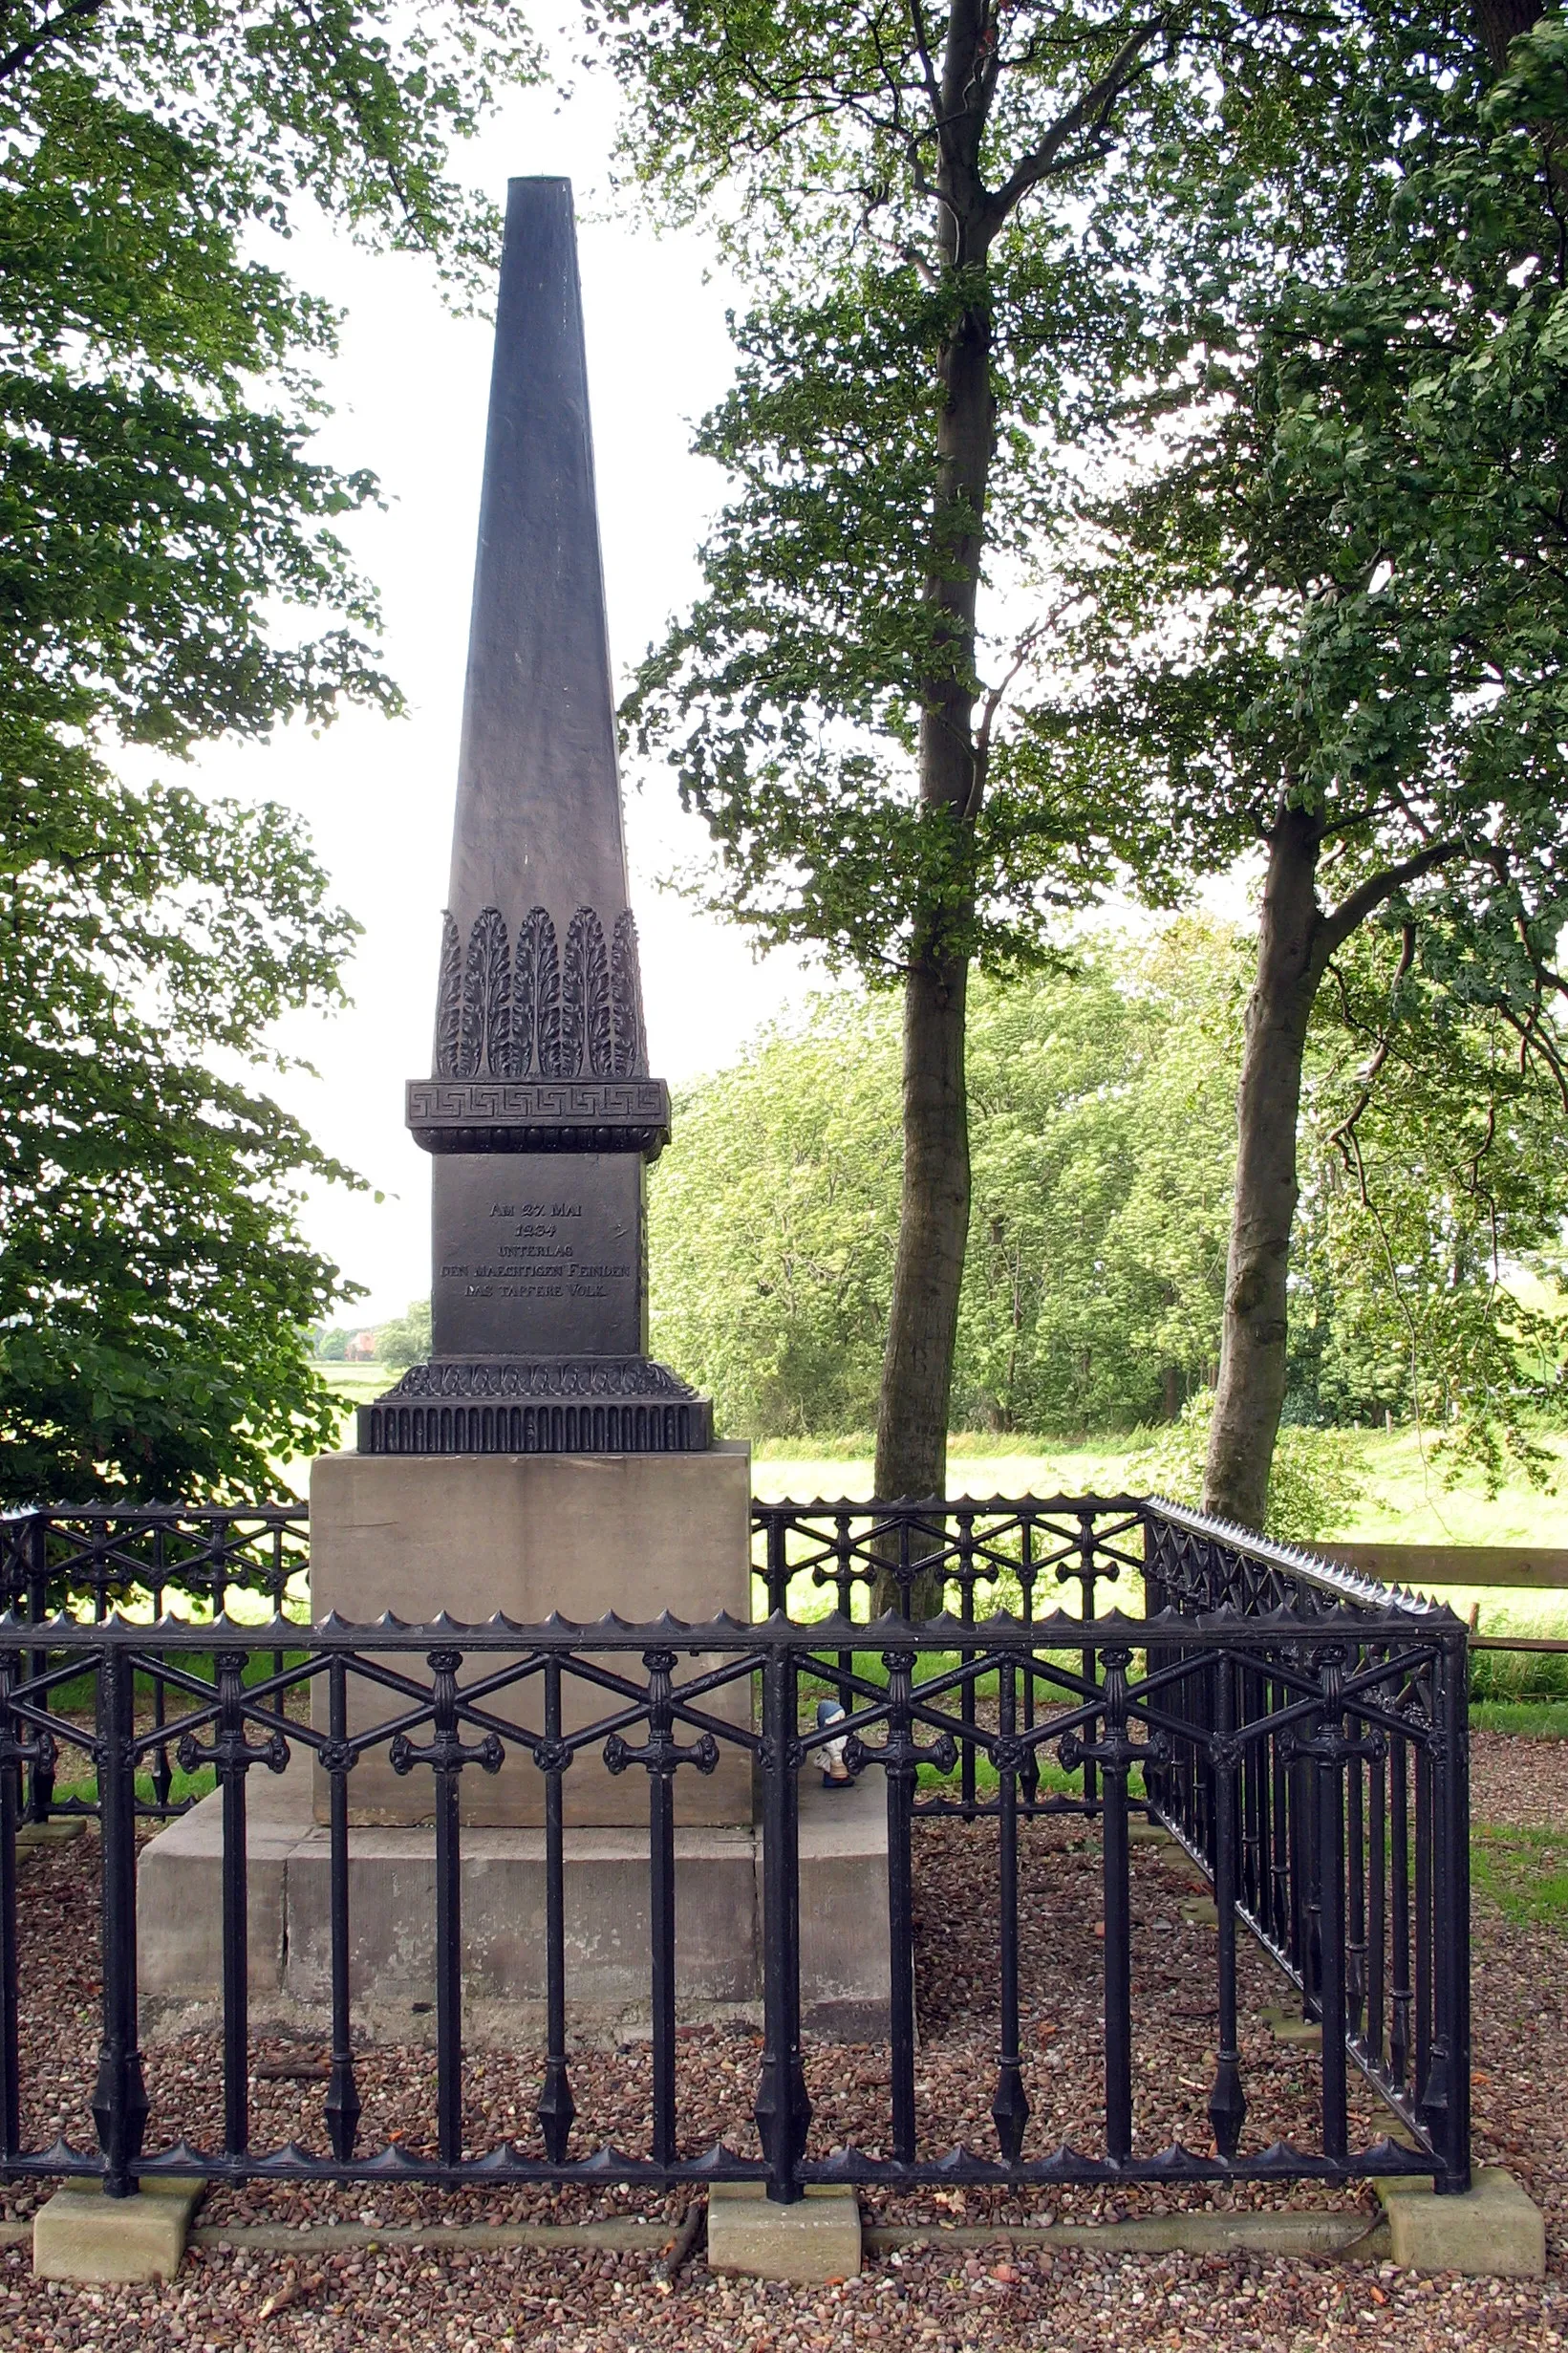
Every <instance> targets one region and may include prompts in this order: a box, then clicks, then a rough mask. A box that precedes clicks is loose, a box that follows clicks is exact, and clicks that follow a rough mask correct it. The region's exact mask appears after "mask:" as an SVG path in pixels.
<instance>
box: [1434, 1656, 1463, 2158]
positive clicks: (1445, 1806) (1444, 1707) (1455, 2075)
mask: <svg viewBox="0 0 1568 2353" xmlns="http://www.w3.org/2000/svg"><path fill="white" fill-rule="evenodd" d="M1437 1673H1438V1677H1439V1689H1438V1692H1437V1695H1436V1696H1437V1701H1438V1705H1437V1709H1436V1712H1435V1715H1436V1721H1435V1727H1434V1730H1435V1736H1436V1737H1435V1738H1434V1741H1433V1758H1432V1815H1433V1821H1432V1831H1433V1838H1432V1857H1433V1863H1434V1866H1435V1868H1434V1874H1433V1876H1434V1887H1433V1891H1432V1892H1433V1904H1434V1912H1435V1917H1434V1920H1433V1935H1432V1975H1433V1985H1432V2053H1431V2064H1430V2068H1429V2070H1428V2084H1427V2095H1426V2098H1425V2100H1424V2101H1423V2103H1422V2120H1423V2122H1424V2123H1425V2124H1426V2126H1427V2128H1428V2132H1429V2133H1430V2134H1431V2137H1432V2144H1433V2147H1434V2148H1435V2149H1436V2152H1437V2154H1438V2156H1439V2157H1440V2158H1441V2159H1442V2161H1443V2164H1442V2170H1441V2171H1440V2172H1439V2173H1438V2175H1437V2178H1436V2180H1435V2181H1434V2182H1433V2184H1432V2187H1433V2189H1434V2190H1435V2191H1436V2192H1437V2194H1438V2195H1439V2197H1444V2196H1453V2195H1454V2194H1456V2193H1457V2192H1459V2191H1466V2190H1468V2189H1469V2188H1470V1772H1469V1761H1470V1660H1469V1656H1468V1648H1467V1644H1466V1639H1465V1629H1464V1627H1463V1626H1457V1627H1455V1628H1452V1629H1451V1630H1448V1631H1445V1633H1444V1634H1443V1635H1442V1636H1441V1648H1440V1650H1439V1653H1438V1670H1437Z"/></svg>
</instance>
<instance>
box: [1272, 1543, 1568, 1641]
mask: <svg viewBox="0 0 1568 2353" xmlns="http://www.w3.org/2000/svg"><path fill="white" fill-rule="evenodd" d="M1312 1549H1313V1551H1314V1552H1317V1553H1321V1555H1322V1557H1323V1558H1324V1559H1325V1560H1329V1561H1338V1562H1339V1563H1340V1564H1341V1565H1342V1567H1345V1568H1359V1569H1361V1570H1362V1572H1363V1573H1364V1575H1365V1576H1368V1577H1376V1578H1377V1579H1378V1581H1379V1582H1380V1584H1383V1585H1391V1586H1411V1587H1414V1588H1415V1589H1416V1591H1417V1592H1422V1591H1425V1590H1427V1589H1428V1587H1433V1588H1441V1587H1444V1586H1449V1585H1460V1586H1478V1585H1480V1586H1495V1587H1497V1588H1498V1589H1499V1590H1501V1591H1513V1592H1516V1593H1524V1592H1530V1593H1541V1592H1547V1593H1550V1592H1554V1591H1556V1592H1568V1552H1559V1551H1557V1550H1555V1549H1554V1548H1553V1547H1552V1546H1550V1545H1546V1544H1386V1543H1371V1544H1321V1543H1320V1544H1314V1545H1313V1547H1312ZM1474 1623H1475V1621H1474V1613H1473V1612H1472V1613H1471V1638H1470V1640H1471V1650H1472V1651H1568V1639H1563V1638H1562V1637H1560V1636H1557V1635H1554V1634H1479V1633H1476V1632H1475V1631H1474Z"/></svg>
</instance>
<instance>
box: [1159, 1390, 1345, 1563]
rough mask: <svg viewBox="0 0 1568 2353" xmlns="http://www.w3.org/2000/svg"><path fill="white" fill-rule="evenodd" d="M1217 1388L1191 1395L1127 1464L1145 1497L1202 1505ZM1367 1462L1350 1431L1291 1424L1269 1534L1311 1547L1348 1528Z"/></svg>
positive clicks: (1275, 1472)
mask: <svg viewBox="0 0 1568 2353" xmlns="http://www.w3.org/2000/svg"><path fill="white" fill-rule="evenodd" d="M1213 1415H1214V1392H1213V1390H1203V1391H1201V1392H1199V1393H1198V1394H1197V1395H1196V1396H1194V1397H1190V1398H1189V1399H1188V1401H1187V1403H1186V1404H1185V1405H1184V1406H1183V1408H1182V1411H1181V1416H1180V1418H1179V1420H1177V1421H1174V1422H1172V1423H1171V1424H1170V1425H1169V1427H1168V1428H1166V1429H1165V1430H1163V1431H1161V1432H1160V1434H1159V1435H1158V1436H1157V1437H1156V1438H1155V1439H1154V1440H1153V1442H1152V1443H1151V1444H1150V1445H1149V1446H1148V1447H1147V1448H1145V1450H1144V1451H1143V1453H1142V1454H1139V1455H1135V1456H1134V1457H1133V1458H1132V1460H1131V1461H1130V1462H1129V1463H1128V1472H1127V1476H1128V1484H1129V1485H1130V1486H1131V1487H1132V1488H1133V1489H1134V1490H1135V1492H1137V1493H1139V1494H1144V1493H1148V1494H1151V1495H1164V1496H1169V1497H1170V1499H1171V1502H1173V1503H1189V1504H1191V1505H1192V1508H1193V1509H1194V1510H1196V1509H1197V1508H1198V1506H1199V1505H1200V1504H1201V1502H1202V1500H1203V1468H1204V1463H1205V1461H1206V1459H1207V1457H1208V1453H1209V1425H1210V1422H1211V1420H1212V1418H1213ZM1364 1468H1365V1466H1364V1459H1363V1457H1362V1453H1361V1450H1360V1448H1359V1447H1358V1446H1357V1444H1356V1441H1355V1439H1354V1438H1353V1437H1352V1436H1350V1435H1349V1433H1348V1432H1345V1431H1340V1430H1332V1431H1331V1430H1307V1429H1302V1428H1300V1427H1299V1426H1298V1427H1294V1428H1293V1427H1291V1426H1290V1425H1288V1424H1287V1425H1286V1426H1285V1427H1284V1428H1283V1429H1282V1430H1281V1431H1280V1433H1279V1436H1278V1442H1277V1444H1276V1446H1275V1450H1274V1467H1273V1469H1272V1471H1271V1472H1270V1475H1269V1512H1268V1523H1267V1527H1266V1529H1265V1534H1267V1535H1269V1536H1276V1537H1278V1539H1279V1540H1280V1542H1281V1543H1292V1544H1304V1543H1310V1542H1311V1541H1312V1539H1313V1538H1314V1537H1315V1536H1327V1535H1329V1534H1331V1533H1332V1532H1333V1531H1334V1530H1335V1529H1336V1528H1338V1527H1340V1526H1342V1524H1343V1522H1344V1520H1345V1518H1346V1516H1347V1514H1348V1513H1349V1510H1350V1507H1351V1505H1352V1504H1353V1503H1354V1502H1355V1501H1356V1500H1357V1499H1358V1497H1359V1496H1360V1495H1361V1493H1362V1485H1363V1478H1364Z"/></svg>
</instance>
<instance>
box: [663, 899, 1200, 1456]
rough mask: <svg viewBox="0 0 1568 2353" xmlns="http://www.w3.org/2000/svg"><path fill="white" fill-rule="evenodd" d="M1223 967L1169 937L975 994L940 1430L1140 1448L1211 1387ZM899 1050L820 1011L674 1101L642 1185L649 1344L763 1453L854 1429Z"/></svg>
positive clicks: (867, 1001)
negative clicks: (948, 1418)
mask: <svg viewBox="0 0 1568 2353" xmlns="http://www.w3.org/2000/svg"><path fill="white" fill-rule="evenodd" d="M1234 961H1235V960H1234V955H1233V952H1232V948H1231V943H1230V941H1229V939H1228V938H1227V937H1226V936H1225V935H1224V934H1215V933H1213V932H1210V931H1209V930H1207V929H1206V928H1205V927H1202V926H1198V925H1193V924H1191V923H1184V924H1181V925H1178V926H1177V927H1176V929H1175V931H1174V933H1173V934H1172V935H1171V937H1170V938H1166V939H1159V940H1157V941H1155V942H1153V943H1152V944H1150V945H1149V946H1148V947H1139V946H1134V945H1132V944H1130V943H1128V942H1124V941H1118V940H1116V939H1096V940H1093V941H1092V942H1090V943H1088V944H1087V945H1086V946H1085V952H1084V959H1083V962H1082V965H1081V968H1080V969H1079V970H1077V971H1076V972H1075V973H1073V974H1071V975H1062V974H1054V973H1053V974H1048V975H1037V976H1035V977H1034V978H1032V979H1028V980H1024V981H1020V982H1014V983H1011V984H1009V985H1005V986H1004V985H1001V984H999V983H997V982H991V981H989V980H986V979H984V978H983V977H982V978H981V979H980V980H979V981H978V982H977V984H976V988H975V992H974V997H973V1002H972V1004H971V1008H970V1055H969V1061H970V1079H971V1086H970V1099H971V1112H972V1120H973V1128H974V1135H973V1155H974V1169H975V1186H974V1200H973V1205H972V1210H971V1233H970V1239H969V1248H968V1251H967V1254H966V1264H965V1273H964V1285H963V1294H962V1298H961V1301H960V1307H959V1317H958V1331H957V1339H956V1369H955V1378H954V1419H955V1423H956V1426H959V1427H972V1428H986V1427H990V1428H997V1427H1001V1428H1010V1429H1024V1430H1040V1429H1056V1430H1070V1429H1084V1428H1104V1427H1116V1426H1123V1427H1126V1426H1129V1425H1131V1424H1133V1423H1136V1422H1138V1421H1141V1420H1145V1419H1149V1418H1152V1417H1153V1416H1155V1415H1156V1414H1160V1413H1161V1412H1163V1411H1166V1410H1168V1392H1169V1388H1170V1386H1171V1385H1172V1376H1173V1385H1174V1386H1175V1388H1176V1391H1177V1394H1178V1397H1179V1396H1180V1395H1181V1394H1182V1393H1184V1392H1186V1391H1187V1390H1189V1389H1191V1388H1194V1387H1197V1386H1199V1385H1201V1384H1202V1382H1203V1381H1204V1380H1205V1379H1206V1377H1207V1374H1208V1371H1209V1368H1210V1367H1211V1365H1212V1362H1213V1358H1214V1346H1215V1337H1216V1331H1217V1323H1218V1315H1219V1300H1220V1278H1221V1274H1222V1271H1223V1263H1224V1231H1225V1218H1226V1210H1227V1205H1228V1198H1229V1154H1230V1151H1231V1146H1232V1136H1231V1132H1230V1122H1229V1108H1230V1106H1229V1091H1230V1084H1231V1080H1230V1075H1229V1074H1230V1072H1231V1070H1232V1068H1233V1064H1234V1056H1233V1055H1232V1054H1231V1052H1230V1051H1229V1050H1228V1049H1229V1047H1230V1045H1231V1043H1232V1041H1233V1039H1234V1033H1235V1007H1236V996H1235V969H1234ZM898 1057H899V1035H898V1022H897V1017H896V1008H895V1006H894V1005H893V1004H891V1001H890V1000H889V999H888V997H887V996H886V995H884V994H874V995H870V996H867V995H862V994H860V993H855V992H848V991H845V992H841V993H837V994H834V995H831V996H823V997H818V998H816V999H814V1000H813V1001H812V1003H811V1004H810V1005H809V1006H808V1007H807V1008H806V1010H805V1012H804V1013H803V1015H802V1016H801V1017H800V1018H799V1020H798V1022H795V1023H792V1024H790V1025H786V1026H784V1027H783V1028H781V1029H777V1030H774V1031H771V1032H768V1033H766V1034H765V1035H764V1036H763V1038H762V1039H761V1040H759V1042H758V1043H757V1045H756V1046H755V1047H753V1048H752V1050H751V1051H750V1052H749V1053H748V1055H747V1056H746V1058H745V1059H744V1061H743V1062H742V1063H741V1065H740V1067H739V1068H738V1069H733V1070H726V1071H724V1072H722V1073H720V1075H719V1076H718V1077H716V1078H714V1079H712V1080H709V1081H707V1082H705V1083H704V1084H703V1085H702V1086H700V1087H699V1088H698V1089H696V1090H693V1091H692V1092H691V1093H690V1094H689V1095H688V1096H686V1097H685V1099H684V1100H683V1102H682V1104H681V1106H680V1111H681V1116H680V1120H679V1123H678V1126H677V1133H676V1138H675V1141H674V1143H673V1144H672V1145H671V1146H670V1148H669V1150H668V1151H667V1152H666V1153H665V1155H664V1156H663V1158H662V1159H661V1160H660V1162H659V1165H658V1168H657V1170H656V1171H655V1177H654V1190H653V1196H652V1217H651V1237H652V1256H653V1282H652V1285H651V1292H652V1298H653V1302H654V1312H655V1322H656V1325H657V1345H658V1346H659V1347H660V1349H663V1350H664V1351H665V1352H666V1353H668V1354H670V1355H671V1356H673V1357H675V1358H676V1359H677V1360H678V1361H679V1362H680V1363H682V1364H688V1365H690V1366H691V1367H692V1369H693V1371H694V1372H695V1373H696V1374H697V1375H698V1377H699V1378H700V1380H701V1381H702V1382H703V1384H704V1386H706V1387H709V1388H711V1389H712V1391H713V1392H714V1395H715V1398H716V1400H717V1403H718V1406H719V1411H720V1418H721V1419H722V1420H723V1421H724V1422H725V1423H726V1424H727V1425H728V1426H729V1427H730V1428H731V1429H737V1430H740V1431H743V1432H746V1433H749V1434H751V1435H753V1436H784V1435H801V1434H806V1433H824V1434H826V1433H833V1432H838V1433H843V1432H846V1431H851V1430H859V1429H864V1428H866V1427H868V1426H869V1425H870V1422H871V1420H872V1418H873V1416H874V1414H875V1409H876V1397H877V1385H878V1368H879V1363H880V1358H881V1353H882V1338H883V1333H884V1331H885V1329H886V1321H887V1311H888V1301H889V1297H890V1294H891V1287H892V1275H893V1265H894V1261H895V1255H896V1237H897V1228H898V1192H899V1167H898V1154H897V1142H896V1139H897V1122H896V1118H895V1116H894V1114H895V1111H896V1105H897V1099H898Z"/></svg>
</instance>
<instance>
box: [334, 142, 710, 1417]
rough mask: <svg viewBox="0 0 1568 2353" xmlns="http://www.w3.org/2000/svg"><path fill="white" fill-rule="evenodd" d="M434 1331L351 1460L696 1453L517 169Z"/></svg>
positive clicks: (572, 500)
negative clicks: (672, 1350) (651, 1305)
mask: <svg viewBox="0 0 1568 2353" xmlns="http://www.w3.org/2000/svg"><path fill="white" fill-rule="evenodd" d="M408 1124H409V1128H410V1130H411V1131H412V1133H413V1134H414V1137H415V1139H416V1141H417V1142H418V1143H419V1144H420V1145H422V1146H423V1148H424V1149H425V1151H427V1152H429V1153H431V1154H432V1155H434V1157H435V1171H434V1187H433V1192H434V1256H433V1265H432V1285H431V1300H432V1317H433V1327H434V1329H433V1349H432V1356H431V1361H430V1363H429V1364H427V1365H417V1366H415V1367H414V1368H413V1369H412V1370H411V1371H409V1372H408V1373H406V1374H405V1375H404V1377H403V1379H402V1380H401V1381H400V1382H399V1383H398V1384H397V1388H396V1389H394V1390H393V1391H391V1392H389V1393H388V1394H387V1395H386V1396H384V1397H380V1398H377V1399H376V1402H375V1403H374V1404H372V1405H369V1406H366V1407H363V1408H362V1409H361V1410H360V1414H359V1448H360V1452H361V1453H362V1454H371V1455H380V1454H536V1453H537V1454H558V1453H563V1452H567V1453H571V1452H610V1453H639V1454H641V1453H668V1452H689V1451H699V1450H701V1449H702V1448H705V1447H706V1446H707V1445H708V1443H709V1441H710V1438H711V1436H712V1414H711V1411H710V1409H709V1407H708V1404H707V1401H706V1400H705V1399H703V1398H700V1397H698V1395H697V1393H696V1392H695V1391H694V1390H692V1389H691V1388H689V1387H688V1386H687V1384H686V1383H685V1382H683V1381H681V1380H678V1379H677V1377H676V1375H675V1374H674V1373H672V1372H670V1371H667V1370H666V1369H665V1368H664V1367H663V1366H661V1365H655V1364H653V1363H651V1362H650V1360H649V1358H648V1354H647V1345H648V1302H647V1280H646V1257H647V1253H646V1246H645V1237H644V1215H643V1171H644V1167H645V1165H646V1163H647V1162H648V1161H650V1160H652V1159H654V1158H655V1157H656V1156H657V1155H658V1153H659V1151H660V1150H661V1148H662V1147H663V1145H664V1144H665V1142H666V1141H667V1140H668V1137H669V1132H670V1097H669V1090H668V1088H667V1087H666V1086H665V1085H664V1083H663V1081H662V1080H661V1079H655V1078H651V1077H650V1076H649V1074H648V1054H647V1046H646V1041H645V1038H644V1032H643V1021H642V989H641V980H640V975H639V972H638V964H637V939H636V929H635V926H634V922H633V918H632V911H631V907H630V904H629V896H628V891H627V880H626V849H625V843H624V838H623V831H622V819H621V788H620V775H619V770H618V766H617V762H616V756H615V707H614V694H613V688H612V677H611V666H610V647H609V638H608V634H607V630H606V621H605V598H604V578H603V572H602V567H601V563H600V554H599V528H598V512H597V507H596V503H595V497H594V485H593V447H592V441H591V433H590V427H589V406H588V366H587V359H586V356H585V352H584V344H583V318H582V304H581V298H580V294H579V291H578V279H577V248H576V236H575V231H574V228H573V223H572V207H571V189H570V186H569V183H568V182H566V181H564V180H514V181H513V182H512V183H511V184H510V187H509V189H508V192H507V205H506V234H505V250H504V257H503V261H502V268H501V294H500V301H499V304H498V307H497V313H496V340H495V363H494V373H493V375H492V378H491V384H490V412H489V423H488V429H487V434H486V439H485V451H484V486H483V495H482V499H481V505H480V522H479V556H478V561H477V563H476V566H475V572H474V603H473V615H472V621H471V624H470V633H469V640H468V676H467V686H466V692H465V695H464V700H463V717H462V748H461V751H460V755H459V762H458V791H457V813H456V821H455V824H454V827H453V834H452V873H451V881H450V884H449V886H448V891H447V901H446V909H445V912H444V914H443V915H442V917H441V943H440V974H439V979H438V982H437V990H436V1022H435V1043H434V1048H433V1054H432V1066H431V1075H430V1077H429V1078H427V1079H415V1080H413V1081H412V1082H411V1083H410V1086H409V1089H408Z"/></svg>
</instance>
